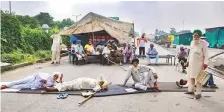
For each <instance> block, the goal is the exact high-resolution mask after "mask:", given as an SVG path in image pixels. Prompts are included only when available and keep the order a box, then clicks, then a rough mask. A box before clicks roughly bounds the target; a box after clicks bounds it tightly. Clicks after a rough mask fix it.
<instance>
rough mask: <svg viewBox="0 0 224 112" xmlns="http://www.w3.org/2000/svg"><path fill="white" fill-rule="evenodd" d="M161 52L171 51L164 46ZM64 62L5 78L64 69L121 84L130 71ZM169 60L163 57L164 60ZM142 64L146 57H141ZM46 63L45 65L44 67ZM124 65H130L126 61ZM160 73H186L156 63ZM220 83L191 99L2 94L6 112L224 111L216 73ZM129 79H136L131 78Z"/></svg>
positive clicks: (167, 76)
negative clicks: (81, 102)
mask: <svg viewBox="0 0 224 112" xmlns="http://www.w3.org/2000/svg"><path fill="white" fill-rule="evenodd" d="M155 47H157V49H158V51H159V52H160V53H164V54H166V53H169V52H168V51H166V50H164V49H163V48H161V47H160V46H155ZM62 60H63V61H62V63H61V65H57V66H56V65H51V64H50V62H47V63H44V64H36V65H32V66H28V67H24V68H20V69H17V70H14V71H10V72H6V73H3V74H2V77H1V80H2V81H12V80H16V79H20V78H23V77H25V76H28V75H31V74H32V73H34V72H39V71H42V72H48V73H52V72H54V71H60V72H63V73H64V77H65V80H71V79H74V78H77V77H91V78H97V76H99V74H100V73H102V74H104V76H105V77H106V79H108V80H110V81H112V82H113V84H119V83H122V82H123V79H124V78H125V75H126V72H125V71H123V70H122V69H120V68H119V67H116V66H101V65H99V64H88V65H84V66H74V65H71V64H68V60H67V58H62ZM164 61H165V60H162V59H161V60H159V62H160V63H164ZM140 63H141V64H146V60H143V59H141V60H140ZM41 67H42V68H41ZM124 67H126V68H127V67H128V65H125V66H124ZM155 68H156V70H157V71H158V74H159V81H166V82H171V81H172V82H174V81H176V80H179V79H180V78H185V75H184V74H182V73H179V72H177V71H175V67H174V66H170V65H167V66H164V65H163V66H155ZM214 80H215V82H216V84H217V85H218V86H219V88H220V89H218V90H217V91H216V92H215V93H203V96H207V97H203V98H202V99H201V100H200V101H195V100H192V99H189V98H188V97H189V96H188V95H185V94H184V93H178V92H172V93H171V92H170V93H164V92H163V93H146V94H132V95H123V96H111V97H99V98H93V99H91V100H89V101H88V102H86V103H85V104H84V105H82V106H80V107H79V106H78V102H79V101H80V100H81V99H83V98H82V97H81V96H68V98H67V99H64V100H58V99H56V95H39V94H15V93H2V94H1V102H2V105H1V111H2V112H221V111H223V110H224V97H223V95H224V94H223V93H224V81H223V80H222V79H219V78H217V77H215V79H214ZM129 82H132V80H131V79H130V80H129Z"/></svg>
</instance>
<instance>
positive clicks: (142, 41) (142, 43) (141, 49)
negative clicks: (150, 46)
mask: <svg viewBox="0 0 224 112" xmlns="http://www.w3.org/2000/svg"><path fill="white" fill-rule="evenodd" d="M137 42H138V43H137V45H138V46H139V55H143V56H144V55H145V43H146V42H147V40H146V37H145V33H143V34H142V37H141V38H138V41H137Z"/></svg>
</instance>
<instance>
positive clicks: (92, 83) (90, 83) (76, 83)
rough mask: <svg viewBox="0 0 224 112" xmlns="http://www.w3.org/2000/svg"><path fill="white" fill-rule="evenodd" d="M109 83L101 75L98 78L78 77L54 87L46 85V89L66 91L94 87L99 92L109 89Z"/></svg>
mask: <svg viewBox="0 0 224 112" xmlns="http://www.w3.org/2000/svg"><path fill="white" fill-rule="evenodd" d="M107 86H108V83H107V81H106V80H104V79H103V78H102V76H100V77H99V78H98V79H92V78H85V77H83V78H77V79H74V80H71V81H64V82H62V83H58V84H56V85H55V86H54V87H44V89H45V90H46V91H66V90H83V89H92V90H93V91H95V92H97V91H100V90H102V89H107Z"/></svg>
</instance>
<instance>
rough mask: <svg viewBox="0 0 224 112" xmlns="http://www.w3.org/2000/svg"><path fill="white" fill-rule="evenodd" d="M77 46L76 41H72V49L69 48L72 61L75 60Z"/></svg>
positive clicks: (70, 60)
mask: <svg viewBox="0 0 224 112" xmlns="http://www.w3.org/2000/svg"><path fill="white" fill-rule="evenodd" d="M75 46H76V41H73V42H72V45H71V49H70V50H69V51H70V52H69V62H70V63H71V62H73V59H74V58H73V56H74V54H75Z"/></svg>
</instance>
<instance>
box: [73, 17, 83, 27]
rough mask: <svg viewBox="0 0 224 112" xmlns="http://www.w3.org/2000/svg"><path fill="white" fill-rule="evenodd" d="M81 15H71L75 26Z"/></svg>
mask: <svg viewBox="0 0 224 112" xmlns="http://www.w3.org/2000/svg"><path fill="white" fill-rule="evenodd" d="M81 15H82V14H79V15H72V16H75V24H76V25H77V21H78V17H79V16H81Z"/></svg>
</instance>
